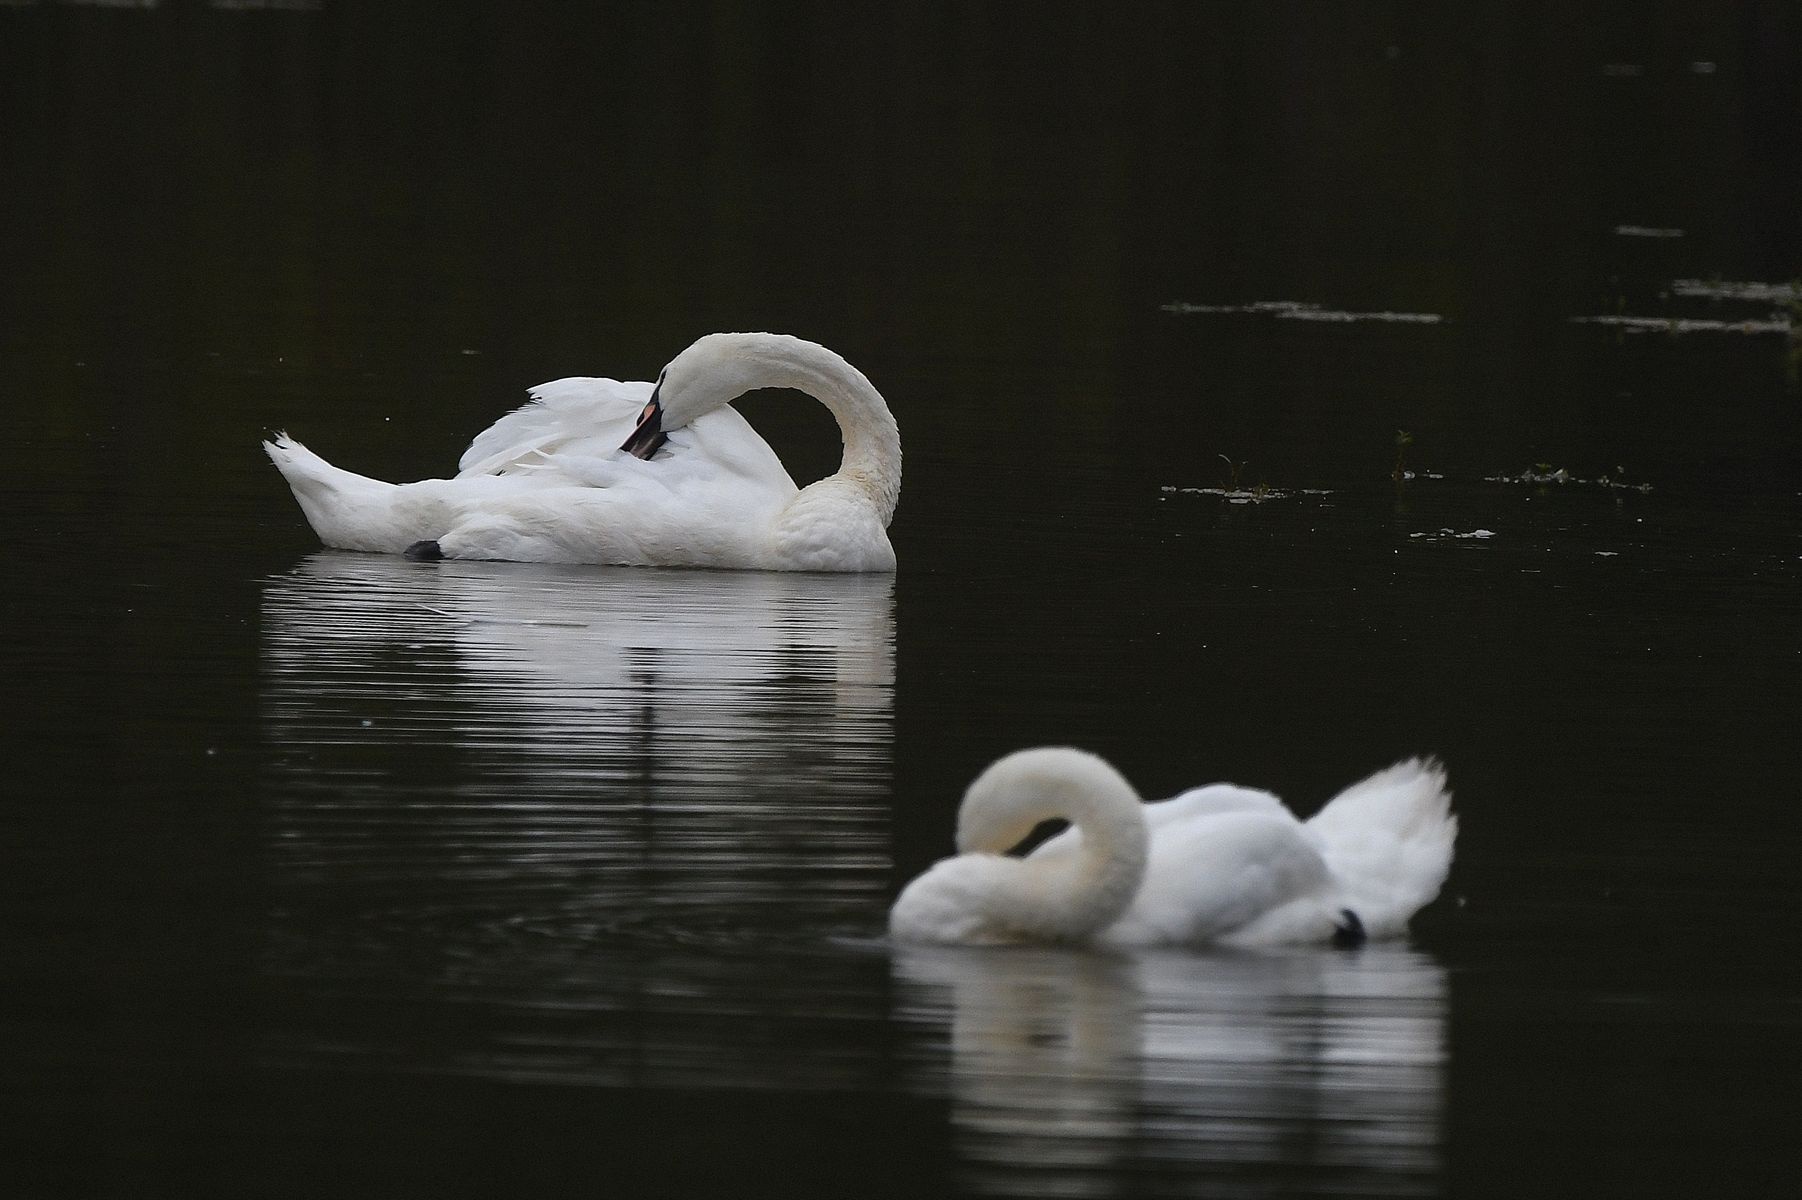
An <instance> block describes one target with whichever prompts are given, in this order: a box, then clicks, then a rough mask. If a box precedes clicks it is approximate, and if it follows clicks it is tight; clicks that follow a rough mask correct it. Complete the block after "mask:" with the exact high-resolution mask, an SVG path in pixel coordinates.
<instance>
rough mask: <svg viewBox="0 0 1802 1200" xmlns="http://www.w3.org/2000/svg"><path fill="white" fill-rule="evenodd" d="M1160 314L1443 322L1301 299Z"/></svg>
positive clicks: (1173, 306)
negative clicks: (1352, 309)
mask: <svg viewBox="0 0 1802 1200" xmlns="http://www.w3.org/2000/svg"><path fill="white" fill-rule="evenodd" d="M1162 308H1163V311H1164V312H1167V313H1175V314H1177V315H1178V316H1191V315H1194V314H1197V313H1253V314H1257V315H1261V316H1269V317H1275V318H1277V319H1278V320H1280V321H1329V322H1351V321H1381V322H1387V323H1390V324H1402V325H1437V324H1439V322H1441V321H1443V320H1445V318H1444V317H1442V316H1440V315H1439V314H1438V313H1416V312H1389V311H1387V310H1385V311H1383V312H1348V311H1345V310H1343V309H1332V308H1322V307H1321V306H1320V305H1318V304H1310V303H1308V302H1306V301H1302V300H1254V301H1252V302H1251V303H1250V304H1191V303H1189V302H1188V301H1186V300H1173V301H1171V302H1170V303H1169V304H1165V305H1163V306H1162Z"/></svg>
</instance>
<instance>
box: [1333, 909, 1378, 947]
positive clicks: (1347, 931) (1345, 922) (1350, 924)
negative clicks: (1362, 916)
mask: <svg viewBox="0 0 1802 1200" xmlns="http://www.w3.org/2000/svg"><path fill="white" fill-rule="evenodd" d="M1339 916H1340V917H1341V918H1343V919H1342V920H1341V921H1338V922H1335V923H1334V925H1333V945H1335V946H1338V947H1339V948H1341V949H1345V950H1349V949H1351V948H1353V947H1355V946H1362V945H1363V944H1364V943H1365V942H1366V941H1367V940H1369V937H1370V935H1369V934H1367V933H1365V932H1364V922H1362V921H1360V920H1359V919H1358V914H1357V913H1355V912H1353V911H1352V910H1351V909H1349V908H1342V909H1340V910H1339Z"/></svg>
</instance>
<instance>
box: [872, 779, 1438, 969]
mask: <svg viewBox="0 0 1802 1200" xmlns="http://www.w3.org/2000/svg"><path fill="white" fill-rule="evenodd" d="M1450 808H1451V795H1450V793H1449V792H1448V791H1447V790H1446V782H1445V772H1444V770H1443V769H1442V768H1441V767H1440V766H1439V765H1438V764H1437V763H1435V762H1433V761H1431V760H1427V759H1411V760H1409V761H1407V762H1402V763H1397V764H1396V765H1395V766H1392V767H1389V768H1387V769H1385V770H1382V771H1379V772H1377V773H1376V774H1374V775H1372V776H1370V778H1368V779H1365V780H1363V781H1362V782H1360V783H1357V784H1354V785H1353V786H1351V787H1349V788H1347V789H1346V790H1345V791H1343V792H1341V793H1340V794H1339V795H1338V796H1336V797H1334V798H1333V800H1332V801H1330V802H1329V803H1328V804H1327V805H1326V807H1325V808H1323V809H1321V811H1320V812H1319V813H1317V814H1316V815H1315V816H1314V817H1313V818H1311V819H1310V820H1308V821H1305V822H1304V821H1300V820H1297V819H1296V817H1295V816H1294V814H1292V813H1291V812H1290V811H1289V810H1288V809H1287V808H1286V807H1284V805H1283V803H1282V802H1281V801H1280V800H1278V799H1277V798H1276V797H1275V796H1273V795H1271V794H1270V793H1269V792H1263V791H1257V790H1254V789H1251V788H1242V787H1235V786H1233V785H1231V784H1214V785H1211V786H1209V787H1205V788H1197V789H1194V790H1192V791H1189V792H1185V793H1183V794H1182V795H1180V796H1177V797H1176V798H1174V799H1171V800H1166V801H1163V802H1162V803H1156V804H1145V803H1142V802H1141V801H1140V799H1139V797H1138V795H1137V794H1136V793H1135V792H1134V791H1133V789H1132V787H1131V786H1130V785H1129V784H1127V782H1126V781H1125V779H1123V778H1122V777H1121V776H1120V775H1119V774H1118V772H1116V771H1114V770H1113V768H1111V767H1109V766H1108V765H1107V764H1106V763H1105V762H1103V761H1102V760H1101V759H1099V758H1096V757H1095V756H1093V755H1090V754H1086V753H1084V752H1082V751H1079V750H1072V749H1068V748H1064V747H1046V748H1041V749H1037V750H1026V751H1021V752H1019V753H1017V754H1012V755H1009V756H1007V757H1006V758H1003V759H1001V760H1000V761H998V762H997V763H995V764H994V765H993V766H991V767H990V768H989V769H988V770H987V771H985V772H984V773H983V774H982V775H981V776H979V777H978V778H977V780H976V782H974V783H973V784H971V785H970V790H969V791H968V793H966V795H965V797H964V801H963V805H962V807H961V808H960V810H959V814H958V848H959V850H960V853H959V854H958V855H957V856H956V857H953V858H948V859H944V860H942V861H940V862H939V863H937V864H935V865H933V866H932V867H931V868H929V869H928V870H927V871H925V872H924V873H923V874H921V875H920V876H919V877H918V878H916V879H915V880H914V881H913V882H912V883H910V884H908V885H907V887H906V888H905V889H903V891H902V893H901V895H900V897H899V898H898V899H897V900H896V901H895V905H894V908H893V909H892V910H891V911H890V914H889V928H890V932H891V933H893V934H894V935H895V936H896V937H898V938H902V939H905V940H911V941H926V942H946V943H978V944H980V943H1004V942H1022V941H1100V942H1107V943H1114V944H1120V945H1204V944H1222V945H1239V946H1270V945H1282V944H1287V943H1305V942H1311V941H1319V942H1323V943H1324V942H1327V941H1330V940H1332V939H1333V938H1334V937H1335V935H1336V934H1337V935H1339V936H1344V935H1345V934H1346V933H1347V932H1350V931H1351V930H1352V929H1355V930H1356V931H1357V932H1358V933H1360V934H1361V935H1363V936H1369V937H1373V938H1381V937H1394V936H1398V935H1400V934H1401V933H1402V932H1404V931H1405V930H1406V928H1407V923H1408V919H1409V918H1410V917H1412V916H1413V915H1414V913H1415V912H1416V911H1418V910H1419V909H1420V908H1421V907H1422V906H1423V905H1425V904H1427V903H1428V902H1429V901H1431V900H1432V899H1433V897H1434V896H1436V895H1438V893H1439V889H1440V887H1441V885H1442V884H1443V883H1444V882H1445V877H1446V873H1447V872H1448V871H1449V870H1450V868H1451V861H1452V842H1453V839H1454V838H1455V836H1456V834H1457V818H1456V817H1454V816H1453V815H1452V814H1451V811H1450ZM1054 817H1062V818H1065V819H1068V820H1069V821H1070V822H1071V828H1069V829H1067V830H1065V831H1064V832H1063V833H1060V834H1058V835H1057V836H1056V837H1054V838H1051V839H1049V840H1048V841H1046V842H1045V843H1044V844H1043V845H1041V846H1039V847H1038V848H1037V849H1036V850H1034V851H1033V852H1032V853H1031V854H1028V855H1026V856H1025V857H1024V858H1013V857H1009V856H1008V855H1007V854H1006V853H1005V851H1006V850H1008V849H1009V848H1010V847H1011V846H1013V845H1016V844H1018V843H1019V842H1020V841H1021V840H1023V838H1024V836H1025V835H1026V834H1027V833H1028V832H1030V831H1031V829H1032V828H1033V826H1034V825H1036V824H1037V823H1039V822H1040V821H1044V820H1048V819H1051V818H1054ZM1348 911H1349V912H1350V913H1352V914H1355V921H1353V920H1351V919H1350V918H1348V917H1347V916H1346V913H1347V912H1348ZM1348 926H1349V927H1350V929H1348Z"/></svg>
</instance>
